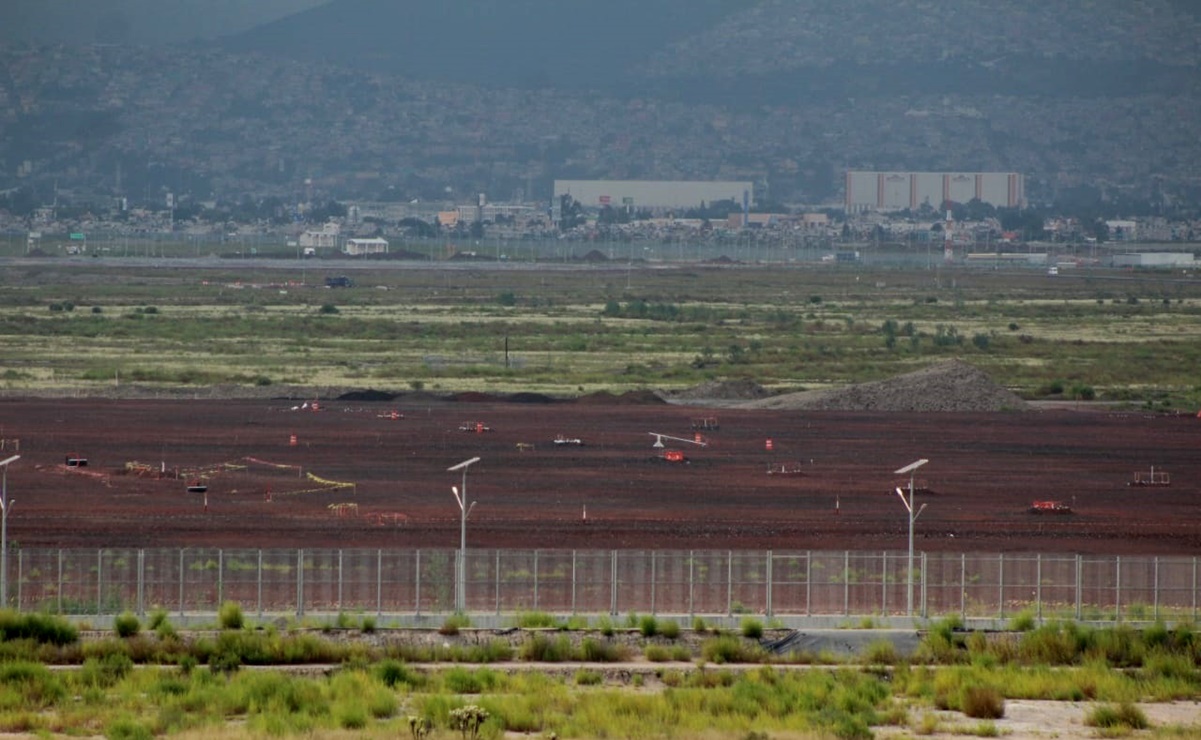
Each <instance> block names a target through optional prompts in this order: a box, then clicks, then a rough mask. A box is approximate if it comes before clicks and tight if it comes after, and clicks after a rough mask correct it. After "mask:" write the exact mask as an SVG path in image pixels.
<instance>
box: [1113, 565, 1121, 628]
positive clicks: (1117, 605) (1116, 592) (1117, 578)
mask: <svg viewBox="0 0 1201 740" xmlns="http://www.w3.org/2000/svg"><path fill="white" fill-rule="evenodd" d="M1113 621H1114V624H1119V623H1121V621H1122V556H1121V555H1118V556H1117V559H1116V560H1115V561H1114V588H1113Z"/></svg>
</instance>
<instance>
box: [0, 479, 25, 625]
mask: <svg viewBox="0 0 1201 740" xmlns="http://www.w3.org/2000/svg"><path fill="white" fill-rule="evenodd" d="M20 459H21V456H20V455H13V456H12V457H10V458H8V459H7V460H0V468H4V472H3V473H0V476H3V478H2V479H0V480H2V482H0V607H2V608H8V510H9V509H10V508H12V502H11V501H9V500H8V466H9V465H11V464H13V463H15V462H16V461H17V460H20Z"/></svg>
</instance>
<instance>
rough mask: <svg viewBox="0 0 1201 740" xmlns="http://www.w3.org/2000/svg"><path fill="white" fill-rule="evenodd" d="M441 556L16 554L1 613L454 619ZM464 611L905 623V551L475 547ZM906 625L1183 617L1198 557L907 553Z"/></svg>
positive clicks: (445, 557)
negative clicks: (911, 562) (912, 559)
mask: <svg viewBox="0 0 1201 740" xmlns="http://www.w3.org/2000/svg"><path fill="white" fill-rule="evenodd" d="M458 558H459V552H458V551H457V550H367V549H337V550H329V549H264V550H255V549H216V548H211V549H206V548H186V549H111V548H110V549H94V550H85V549H19V550H16V551H14V552H13V553H12V554H11V555H10V557H9V558H8V566H9V573H8V590H9V593H8V594H5V595H4V602H5V604H6V605H7V606H9V607H10V608H15V609H17V610H19V611H49V612H54V613H60V614H66V615H80V616H83V615H97V616H106V615H109V616H111V615H116V614H121V613H123V612H126V611H130V612H133V613H135V614H139V615H142V614H146V613H148V612H151V611H154V610H164V611H167V612H169V613H177V614H179V615H181V616H183V615H190V614H211V613H215V612H216V611H217V610H218V609H219V607H220V606H221V605H222V604H223V603H225V602H227V601H233V602H236V603H238V604H239V605H241V606H242V608H243V610H244V611H246V612H247V613H251V614H258V615H260V616H262V615H295V616H297V617H303V616H305V615H306V614H317V613H340V612H352V613H355V612H358V613H366V614H376V615H380V616H395V617H409V616H417V617H421V616H423V615H437V614H448V613H451V612H453V611H454V605H455V574H456V572H457V567H456V566H457V563H458ZM466 565H467V568H466V569H465V571H466V574H467V575H466V591H467V601H466V604H467V612H468V613H470V614H473V615H481V616H482V615H489V614H495V615H505V614H515V613H520V612H528V611H541V612H550V613H557V614H575V613H580V614H610V615H617V614H624V613H631V612H636V613H640V614H656V615H681V616H682V615H688V616H692V615H700V616H735V615H741V614H758V615H764V616H766V617H769V618H775V617H778V618H782V619H788V618H792V617H839V618H868V617H881V618H888V617H907V616H909V615H908V613H907V608H906V604H907V600H906V596H907V589H908V587H909V575H910V574H909V573H908V571H907V554H906V553H899V552H887V551H876V552H865V551H851V550H847V551H837V552H829V551H821V552H819V551H788V552H783V551H746V550H485V549H473V550H469V551H468V553H467V563H466ZM913 583H914V586H913V587H914V602H913V603H914V607H913V611H914V613H913V615H912V616H915V617H922V618H936V617H949V616H959V617H961V618H963V619H965V620H969V619H993V620H997V619H1009V618H1012V617H1015V616H1017V615H1019V614H1026V615H1029V616H1031V617H1034V618H1036V619H1039V620H1044V619H1075V620H1084V621H1114V622H1119V621H1151V620H1159V619H1163V620H1189V621H1192V620H1195V619H1196V617H1197V614H1198V558H1196V557H1188V556H1182V557H1121V556H1083V555H1062V554H1053V555H1040V554H977V553H919V557H918V559H917V561H916V563H915V567H914V573H913Z"/></svg>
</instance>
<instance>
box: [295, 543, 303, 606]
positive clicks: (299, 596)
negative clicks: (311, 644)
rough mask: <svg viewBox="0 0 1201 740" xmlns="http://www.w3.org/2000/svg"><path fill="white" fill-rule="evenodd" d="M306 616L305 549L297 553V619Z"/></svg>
mask: <svg viewBox="0 0 1201 740" xmlns="http://www.w3.org/2000/svg"><path fill="white" fill-rule="evenodd" d="M303 616H304V548H303V547H302V548H300V549H299V550H297V551H296V618H297V619H300V618H301V617H303Z"/></svg>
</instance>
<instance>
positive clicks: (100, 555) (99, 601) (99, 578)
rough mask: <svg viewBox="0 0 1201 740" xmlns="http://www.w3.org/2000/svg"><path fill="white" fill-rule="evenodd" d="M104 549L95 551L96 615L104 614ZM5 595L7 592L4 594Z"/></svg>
mask: <svg viewBox="0 0 1201 740" xmlns="http://www.w3.org/2000/svg"><path fill="white" fill-rule="evenodd" d="M103 590H104V550H97V551H96V616H100V615H101V614H104V606H103V604H104V599H103V596H102V591H103ZM6 595H7V594H6Z"/></svg>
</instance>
